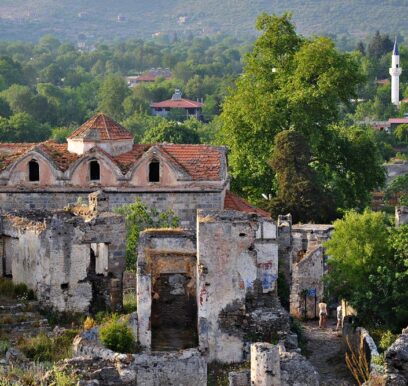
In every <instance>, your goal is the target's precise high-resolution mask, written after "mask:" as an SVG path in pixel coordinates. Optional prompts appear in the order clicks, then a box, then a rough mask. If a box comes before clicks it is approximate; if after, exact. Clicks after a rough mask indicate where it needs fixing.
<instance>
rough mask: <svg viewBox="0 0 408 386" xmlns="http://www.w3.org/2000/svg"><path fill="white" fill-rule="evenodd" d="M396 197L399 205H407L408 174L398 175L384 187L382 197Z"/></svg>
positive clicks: (387, 199) (386, 198) (389, 198)
mask: <svg viewBox="0 0 408 386" xmlns="http://www.w3.org/2000/svg"><path fill="white" fill-rule="evenodd" d="M392 198H397V199H398V202H399V204H400V205H408V174H405V175H402V176H398V177H396V178H395V179H393V180H392V181H391V183H390V184H389V185H388V186H387V188H386V189H385V194H384V199H385V200H386V201H390V200H391V199H392Z"/></svg>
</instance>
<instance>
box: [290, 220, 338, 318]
mask: <svg viewBox="0 0 408 386" xmlns="http://www.w3.org/2000/svg"><path fill="white" fill-rule="evenodd" d="M332 231H333V226H332V225H325V224H303V225H302V224H298V225H293V226H292V248H291V264H292V272H291V286H290V314H291V315H292V316H295V317H298V318H300V317H305V316H306V317H307V318H311V319H313V318H315V317H317V316H318V309H317V304H318V303H319V301H320V299H321V298H322V297H323V291H324V286H323V280H322V279H323V275H324V273H325V272H326V269H327V267H326V264H325V261H326V257H325V254H324V248H323V246H322V245H323V243H324V242H325V241H327V240H328V239H329V238H330V235H331V233H332ZM305 305H306V307H305Z"/></svg>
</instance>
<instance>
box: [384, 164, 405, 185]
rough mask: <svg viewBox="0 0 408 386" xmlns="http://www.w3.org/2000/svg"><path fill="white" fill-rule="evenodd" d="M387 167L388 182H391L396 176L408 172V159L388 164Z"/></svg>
mask: <svg viewBox="0 0 408 386" xmlns="http://www.w3.org/2000/svg"><path fill="white" fill-rule="evenodd" d="M385 169H386V171H387V184H389V183H390V182H391V181H392V180H393V179H394V178H396V177H399V176H403V175H404V174H407V173H408V161H399V162H398V163H392V164H386V165H385Z"/></svg>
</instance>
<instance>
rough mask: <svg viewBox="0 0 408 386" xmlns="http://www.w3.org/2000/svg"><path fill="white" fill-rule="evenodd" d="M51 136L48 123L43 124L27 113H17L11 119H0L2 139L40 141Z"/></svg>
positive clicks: (5, 140)
mask: <svg viewBox="0 0 408 386" xmlns="http://www.w3.org/2000/svg"><path fill="white" fill-rule="evenodd" d="M49 136H50V129H49V127H48V126H47V125H41V124H40V123H38V122H37V121H35V120H34V119H33V118H32V117H31V116H30V115H29V114H27V113H16V114H14V115H12V116H11V117H10V119H8V120H7V119H5V118H1V119H0V141H2V142H40V141H45V140H46V139H48V138H49Z"/></svg>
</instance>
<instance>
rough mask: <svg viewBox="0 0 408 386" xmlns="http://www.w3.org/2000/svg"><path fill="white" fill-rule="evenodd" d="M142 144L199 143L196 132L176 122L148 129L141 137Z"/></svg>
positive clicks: (162, 123)
mask: <svg viewBox="0 0 408 386" xmlns="http://www.w3.org/2000/svg"><path fill="white" fill-rule="evenodd" d="M142 142H143V143H162V142H169V143H200V137H199V135H198V134H197V132H196V131H194V130H193V129H190V128H189V127H187V126H186V125H183V124H181V123H179V122H176V121H162V122H160V123H159V124H158V125H157V126H154V127H152V128H150V129H148V130H147V131H146V132H145V134H144V136H143V140H142Z"/></svg>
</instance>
